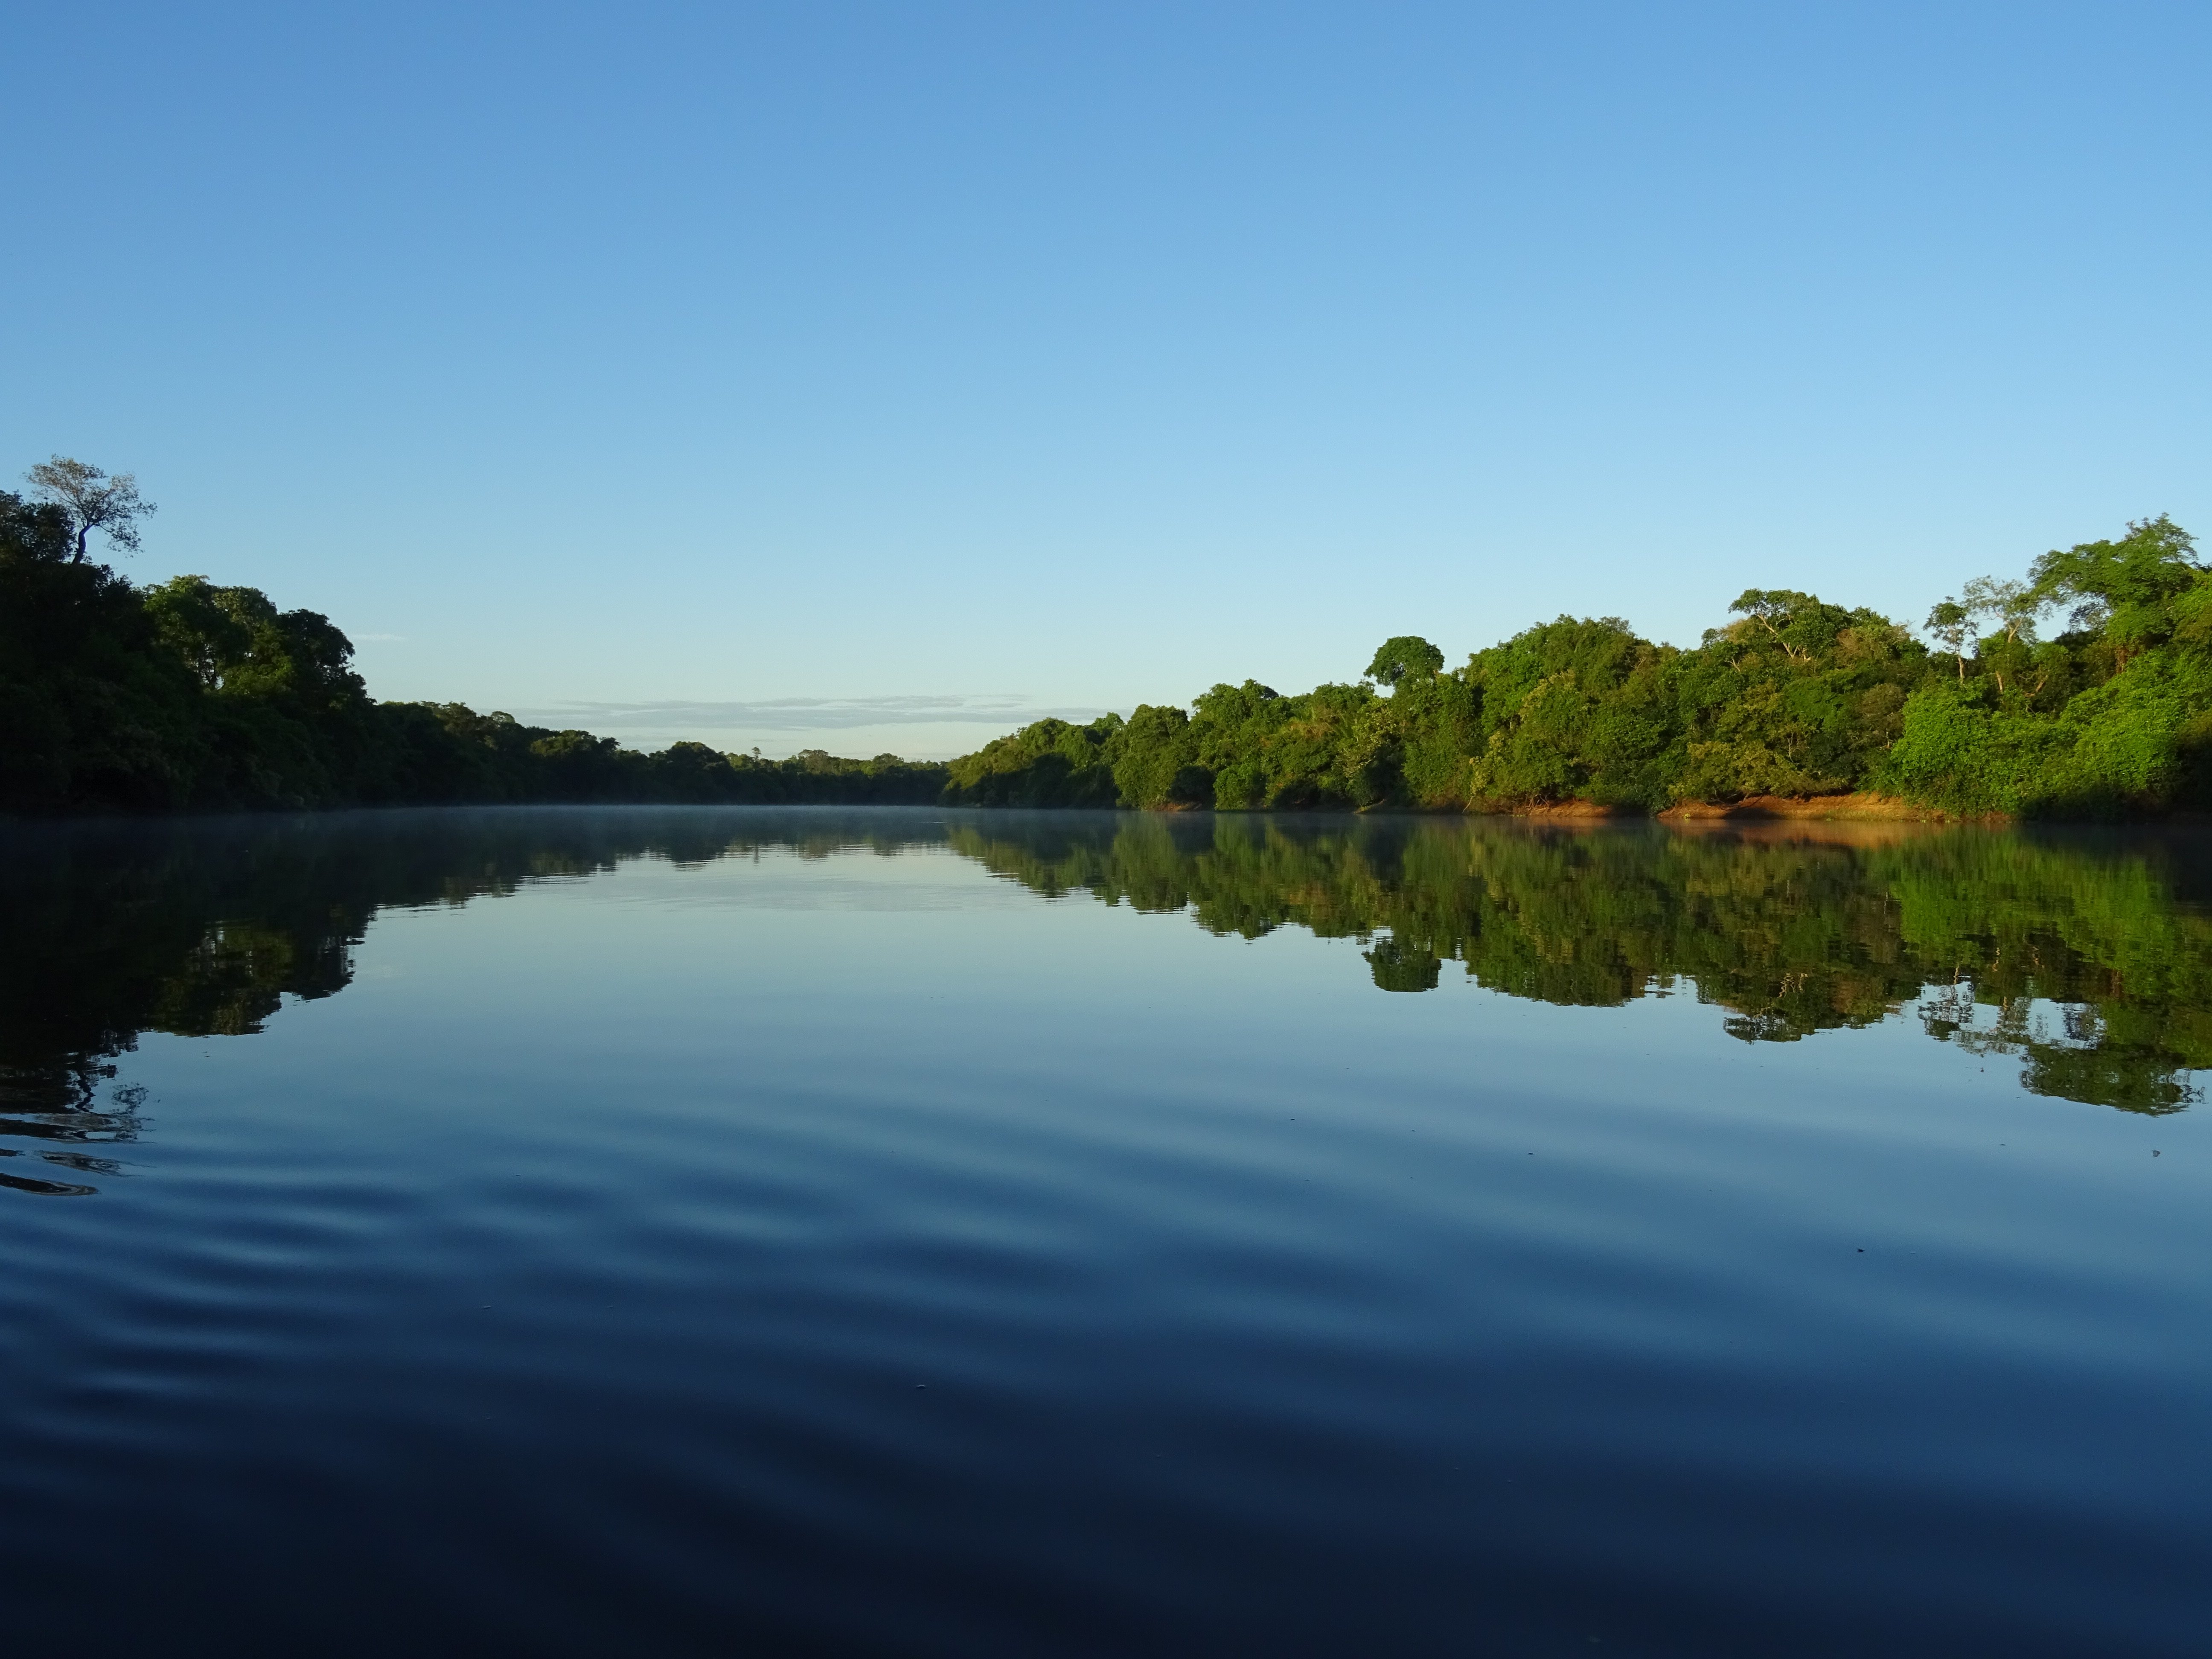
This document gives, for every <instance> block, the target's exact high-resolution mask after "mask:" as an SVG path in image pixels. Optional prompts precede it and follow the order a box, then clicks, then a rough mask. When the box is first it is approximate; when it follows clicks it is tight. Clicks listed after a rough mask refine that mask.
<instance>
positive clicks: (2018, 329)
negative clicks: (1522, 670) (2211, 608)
mask: <svg viewBox="0 0 2212 1659" xmlns="http://www.w3.org/2000/svg"><path fill="white" fill-rule="evenodd" d="M5 15H6V22H7V38H8V40H9V58H10V60H11V68H10V75H9V96H8V98H7V99H6V100H4V101H0V144H4V146H5V151H4V153H5V155H6V156H7V159H8V161H9V167H8V174H9V178H10V179H12V181H13V183H14V186H15V189H14V201H13V209H14V212H13V215H12V222H11V227H10V229H11V237H10V241H11V254H10V258H9V259H8V261H7V262H6V263H5V264H4V267H0V343H4V348H5V362H6V375H5V381H4V385H5V387H6V395H5V396H4V398H0V440H4V441H0V469H4V470H5V471H8V472H11V473H12V472H15V471H20V470H21V468H23V467H27V466H28V465H31V464H32V463H33V461H36V460H39V459H43V458H44V457H45V456H46V455H47V454H48V453H52V452H60V453H66V454H72V455H76V456H79V457H82V458H83V459H88V460H92V461H94V462H96V463H99V464H100V465H106V466H107V467H109V468H111V469H113V470H117V471H123V470H130V471H136V472H137V474H138V476H139V478H140V481H141V483H142V485H143V488H144V489H145V490H146V492H147V493H148V494H149V495H151V496H153V497H154V498H155V499H156V500H157V501H160V503H161V513H160V515H159V516H158V517H157V518H156V519H155V520H154V521H153V523H152V525H151V526H149V532H148V534H147V537H146V544H145V550H144V551H143V553H142V554H141V555H140V556H138V557H137V559H136V560H134V561H132V562H130V563H129V564H128V565H127V566H126V568H128V569H130V570H131V574H134V575H136V576H137V577H139V578H140V579H142V580H155V579H158V578H161V577H163V576H166V575H168V574H173V573H175V572H178V571H183V570H192V571H199V572H203V573H204V574H209V575H210V576H213V577H215V578H216V579H217V580H229V581H242V582H248V583H252V584H253V585H256V586H261V587H264V588H265V589H267V590H268V591H269V592H270V594H271V595H272V596H274V597H275V598H276V599H277V600H278V601H279V603H281V604H284V605H307V606H310V607H311V608H313V609H316V610H320V611H326V612H328V613H329V614H330V615H331V617H332V618H333V619H334V620H336V621H337V623H339V625H340V626H341V627H343V628H344V629H346V630H347V631H348V632H349V634H350V635H352V636H353V638H354V639H355V641H356V642H357V644H358V645H359V647H360V665H361V667H362V671H364V673H365V674H366V675H367V677H368V682H369V686H370V689H371V690H372V691H373V692H374V693H375V694H377V695H379V696H387V697H427V696H435V697H440V698H447V697H452V698H459V699H461V700H464V701H467V702H473V703H476V704H477V705H478V706H479V707H500V708H510V709H513V710H515V711H516V712H518V713H529V714H533V715H534V716H535V717H537V718H540V719H545V718H550V717H553V716H556V715H559V716H561V717H562V720H563V721H564V722H565V721H567V720H574V722H575V723H579V724H586V725H593V726H598V727H599V728H600V729H603V730H607V731H614V732H622V733H623V735H624V736H626V737H628V738H630V739H632V740H634V741H642V742H647V743H657V742H660V741H665V740H666V738H669V737H671V736H675V735H684V734H686V733H689V734H691V735H697V736H702V737H706V738H708V739H709V740H712V741H714V742H716V743H718V744H720V745H721V746H724V747H729V748H740V747H751V746H754V745H756V744H757V745H758V746H760V747H761V748H763V750H766V751H767V752H769V753H778V752H787V751H788V750H792V749H793V748H798V747H802V746H806V745H808V744H820V745H821V746H823V747H828V748H831V749H836V750H842V751H844V752H863V753H872V752H875V751H876V750H879V749H896V750H902V751H903V752H908V753H914V754H932V753H935V754H944V753H951V752H956V751H957V750H963V749H967V748H970V747H973V746H975V744H976V743H977V742H978V741H979V740H981V738H984V737H986V736H988V735H990V734H992V733H993V732H996V731H999V730H1003V729H1006V727H1007V726H1010V725H1012V724H1013V723H1016V722H1017V721H1018V720H1020V719H1022V718H1024V717H1025V716H1026V715H1027V714H1030V712H1033V711H1036V710H1043V709H1053V710H1066V711H1074V710H1085V709H1096V708H1108V707H1119V708H1127V707H1128V706H1129V705H1131V704H1132V703H1133V702H1138V701H1140V700H1142V701H1156V702H1172V701H1176V700H1181V699H1185V698H1188V696H1192V695H1193V694H1194V693H1195V692H1197V691H1199V690H1202V689H1203V688H1204V687H1205V686H1206V685H1207V684H1211V683H1212V682H1213V681H1215V680H1218V679H1223V678H1231V679H1235V678H1244V677H1246V676H1248V675H1249V676H1251V677H1254V678H1260V679H1262V680H1265V681H1267V683H1269V684H1273V685H1275V686H1277V687H1279V688H1280V689H1284V690H1303V689H1304V688H1305V687H1307V686H1310V685H1311V684H1314V683H1316V681H1319V680H1322V679H1350V678H1355V677H1356V676H1357V675H1358V671H1359V670H1360V669H1361V668H1362V667H1363V666H1364V665H1365V663H1366V660H1367V658H1368V655H1369V654H1370V652H1371V651H1372V649H1373V647H1374V646H1375V645H1376V643H1377V642H1378V641H1380V640H1381V639H1382V638H1383V637H1384V636H1386V635H1390V634H1395V633H1401V632H1407V631H1413V632H1419V633H1421V634H1424V635H1427V636H1429V637H1430V638H1431V639H1433V640H1434V641H1436V642H1437V644H1439V645H1440V646H1442V647H1443V648H1444V650H1445V651H1446V653H1448V654H1449V656H1450V657H1451V659H1453V660H1455V661H1456V660H1458V659H1461V658H1462V657H1463V656H1464V655H1465V654H1466V653H1468V651H1470V650H1472V649H1474V648H1476V647H1480V646H1483V645H1486V644H1489V643H1491V642H1492V641H1496V640H1498V639H1500V638H1502V637H1504V636H1506V635H1510V634H1511V633H1513V632H1515V631H1516V630H1517V629H1520V628H1522V627H1524V626H1526V625H1528V623H1532V622H1534V621H1538V620H1541V619H1543V618H1547V617H1551V616H1553V615H1556V614H1558V613H1559V612H1561V611H1571V612H1574V613H1577V614H1592V613H1614V614H1620V615H1623V616H1626V617H1628V618H1629V619H1630V620H1631V621H1632V622H1633V623H1635V624H1636V625H1637V626H1638V628H1639V629H1642V630H1644V631H1645V632H1647V633H1650V634H1652V635H1656V636H1658V637H1662V638H1668V639H1672V640H1674V641H1680V642H1690V641H1694V640H1695V639H1696V637H1697V635H1698V634H1699V631H1700V630H1701V629H1703V628H1705V627H1706V626H1707V625H1709V624H1711V623H1714V622H1716V621H1717V620H1720V619H1721V617H1722V614H1723V610H1724V608H1725V606H1726V605H1727V602H1728V601H1729V599H1732V598H1733V597H1734V596H1735V593H1736V592H1738V591H1739V590H1740V589H1741V588H1742V587H1744V586H1747V585H1753V584H1756V585H1759V586H1794V587H1802V588H1809V589H1812V590H1814V591H1816V592H1820V593H1821V594H1822V595H1823V596H1824V597H1828V598H1832V599H1839V600H1842V601H1844V602H1846V603H1851V604H1869V605H1875V606H1877V607H1879V608H1881V609H1883V610H1886V611H1889V612H1890V613H1891V614H1893V615H1895V616H1898V617H1901V618H1904V619H1907V620H1915V619H1917V618H1918V617H1920V616H1922V615H1923V614H1924V613H1925V611H1926V609H1927V607H1928V605H1929V604H1930V603H1931V602H1932V601H1933V600H1934V599H1936V598H1938V597H1940V596H1941V595H1942V592H1945V591H1947V590H1948V589H1950V588H1953V587H1955V586H1957V585H1958V583H1959V582H1960V581H1961V580H1964V579H1966V578H1967V577H1970V576H1973V575H1977V574H1982V573H1983V572H1984V571H1995V572H1998V573H2000V574H2002V573H2007V572H2014V571H2017V570H2019V569H2020V568H2022V567H2024V566H2025V565H2026V563H2027V561H2028V560H2029V559H2031V558H2032V557H2033V556H2034V555H2035V554H2037V553H2038V552H2039V551H2041V550H2044V549H2045V548H2047V547H2050V546H2052V545H2054V544H2068V543H2071V542H2074V541H2077V540H2081V539H2086V538H2093V537H2096V536H2100V535H2105V534H2108V533H2111V532H2114V531H2116V530H2118V527H2119V526H2120V525H2121V523H2122V522H2123V521H2124V520H2126V519H2129V518H2131V517H2139V516H2142V515H2144V514H2148V513H2158V512H2162V511H2164V512H2171V513H2173V514H2174V515H2175V516H2176V517H2177V518H2179V519H2180V520H2181V521H2182V522H2183V523H2184V524H2185V525H2191V526H2196V527H2197V528H2199V529H2201V530H2203V531H2205V532H2207V533H2208V535H2212V510H2208V508H2212V499H2208V496H2212V488H2209V487H2208V478H2207V465H2206V463H2207V459H2208V456H2212V442H2208V440H2212V395H2209V394H2208V386H2212V380H2208V372H2207V371H2208V368H2212V364H2208V361H2207V360H2208V356H2212V353H2209V352H2208V345H2212V307H2208V306H2207V305H2206V303H2205V293H2206V290H2207V278H2206V276H2205V270H2206V267H2207V260H2206V254H2207V246H2206V244H2207V242H2208V240H2212V212H2208V207H2212V203H2208V201H2207V188H2206V187H2207V183H2208V168H2207V159H2208V158H2207V149H2208V144H2207V138H2206V135H2205V127H2204V124H2203V117H2202V103H2203V93H2202V87H2203V81H2204V78H2205V76H2206V72H2207V70H2208V69H2212V52H2208V46H2212V9H2205V8H2203V7H2201V6H2200V7H2189V6H2176V7H2168V8H2160V7H2130V6H2114V5H2099V6H2088V5H2083V6H2076V7H2063V8H2050V7H2037V6H2033V5H2021V4H2011V5H2004V6H1990V7H1942V6H1930V5H1913V6H1896V7H1888V6H1880V5H1862V6H1852V7H1833V8H1809V7H1773V6H1765V7H1750V6H1746V7H1688V6H1680V7H1662V6H1653V5H1626V6H1619V7H1613V6H1601V5H1589V6H1558V7H1525V6H1524V7H1515V8H1497V9H1484V8H1480V7H1477V6H1472V5H1461V6H1449V7H1430V6H1419V5H1395V6H1392V5H1359V6H1353V5H1348V4H1347V5H1340V6H1331V7H1311V6H1293V5H1265V6H1249V7H1247V6H1204V5H1176V6H1147V5H1142V4H1135V3H1116V4H1113V5H1097V6H1075V5H1061V6H1054V5H1042V6H1041V5H1036V4H1025V5H1006V6H997V5H965V4H939V5H921V4H911V5H889V4H885V5H872V6H841V5H836V4H805V5H798V4H793V5H788V6H759V7H739V6H729V7H706V6H699V7H688V6H656V5H651V4H625V5H623V6H620V7H616V6H611V5H609V6H562V5H551V4H532V5H529V6H522V5H515V6H475V7H471V6H437V7H431V6H420V7H416V6H410V5H406V4H396V3H389V0H386V3H380V4H378V5H375V6H374V7H368V6H362V7H346V6H341V5H330V6H314V7H287V8H255V7H213V6H194V5H189V4H165V5H158V6H155V5H147V6H122V5H115V6H103V5H100V4H96V3H70V4H67V5H62V4H37V3H23V0H17V3H13V4H10V5H9V6H8V7H7V8H6V14H5ZM9 458H13V459H9ZM564 711H566V712H565V713H564Z"/></svg>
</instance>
